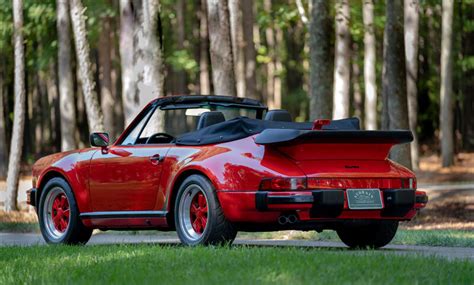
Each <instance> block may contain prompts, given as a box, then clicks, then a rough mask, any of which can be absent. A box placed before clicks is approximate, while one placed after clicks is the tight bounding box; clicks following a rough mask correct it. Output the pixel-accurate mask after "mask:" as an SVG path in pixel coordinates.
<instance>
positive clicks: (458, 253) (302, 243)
mask: <svg viewBox="0 0 474 285" xmlns="http://www.w3.org/2000/svg"><path fill="white" fill-rule="evenodd" d="M139 243H149V244H179V240H178V239H177V238H176V237H175V236H172V235H169V236H168V235H167V236H160V235H128V234H113V233H106V234H102V233H101V234H96V235H94V236H92V238H91V240H90V241H89V243H87V245H98V244H139ZM234 244H236V245H250V246H277V247H291V246H294V247H302V248H307V247H311V248H318V249H333V250H341V251H349V250H348V249H347V248H346V247H345V246H344V244H342V243H339V242H322V241H308V240H265V239H241V238H237V239H236V241H235V242H234ZM14 245H16V246H32V245H45V242H44V241H43V238H42V237H41V235H40V234H18V233H0V246H14ZM380 251H381V252H383V253H387V254H399V255H407V254H410V255H411V254H413V255H424V256H437V257H442V258H448V259H468V260H471V261H474V248H463V247H433V246H411V245H388V246H386V247H384V248H382V249H380ZM351 252H355V251H352V250H351ZM356 252H361V253H362V252H364V251H362V250H360V251H356Z"/></svg>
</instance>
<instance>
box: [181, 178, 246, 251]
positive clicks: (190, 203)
mask: <svg viewBox="0 0 474 285" xmlns="http://www.w3.org/2000/svg"><path fill="white" fill-rule="evenodd" d="M174 209H175V210H174V218H175V223H176V232H177V233H178V237H179V239H180V240H181V242H182V243H183V244H185V245H190V246H194V245H210V244H225V243H232V241H233V240H234V239H235V236H236V235H237V231H236V230H235V228H234V227H233V226H232V224H231V223H230V222H229V221H227V220H226V218H225V216H224V213H223V211H222V208H221V205H220V204H219V200H218V199H217V195H216V192H215V189H214V187H213V186H212V184H211V183H210V182H209V180H207V179H206V178H205V177H203V176H201V175H191V176H189V177H188V178H186V179H185V180H184V182H183V183H182V184H181V186H180V187H179V190H178V196H177V198H176V203H175V207H174Z"/></svg>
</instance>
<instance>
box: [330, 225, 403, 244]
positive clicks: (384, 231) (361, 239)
mask: <svg viewBox="0 0 474 285" xmlns="http://www.w3.org/2000/svg"><path fill="white" fill-rule="evenodd" d="M397 229H398V221H377V222H372V223H370V224H344V226H342V227H341V228H339V229H337V235H338V236H339V238H340V239H341V240H342V242H343V243H345V244H346V245H347V246H348V247H350V248H366V247H369V248H379V247H383V246H385V245H387V244H389V243H390V241H392V239H393V237H394V236H395V234H396V233H397Z"/></svg>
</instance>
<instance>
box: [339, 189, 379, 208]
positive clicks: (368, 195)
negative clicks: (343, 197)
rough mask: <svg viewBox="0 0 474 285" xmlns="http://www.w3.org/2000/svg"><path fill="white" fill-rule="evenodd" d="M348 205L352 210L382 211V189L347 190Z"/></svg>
mask: <svg viewBox="0 0 474 285" xmlns="http://www.w3.org/2000/svg"><path fill="white" fill-rule="evenodd" d="M346 194H347V203H348V205H349V209H352V210H370V209H382V208H383V205H382V196H381V194H380V189H347V190H346Z"/></svg>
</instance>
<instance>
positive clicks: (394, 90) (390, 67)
mask: <svg viewBox="0 0 474 285" xmlns="http://www.w3.org/2000/svg"><path fill="white" fill-rule="evenodd" d="M385 9H386V10H385V13H386V19H387V20H386V23H385V30H384V50H383V79H382V82H383V84H382V93H383V97H384V106H383V107H384V113H385V114H384V123H383V125H384V127H385V128H386V129H409V127H410V126H409V123H408V106H407V105H408V103H407V96H406V86H407V85H406V70H405V44H404V35H403V2H402V1H391V0H387V1H386V8H385ZM391 158H392V159H394V160H395V161H397V162H399V163H401V164H402V165H404V166H406V167H408V168H411V158H410V146H409V145H407V144H404V145H397V146H394V147H393V148H392V152H391Z"/></svg>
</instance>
